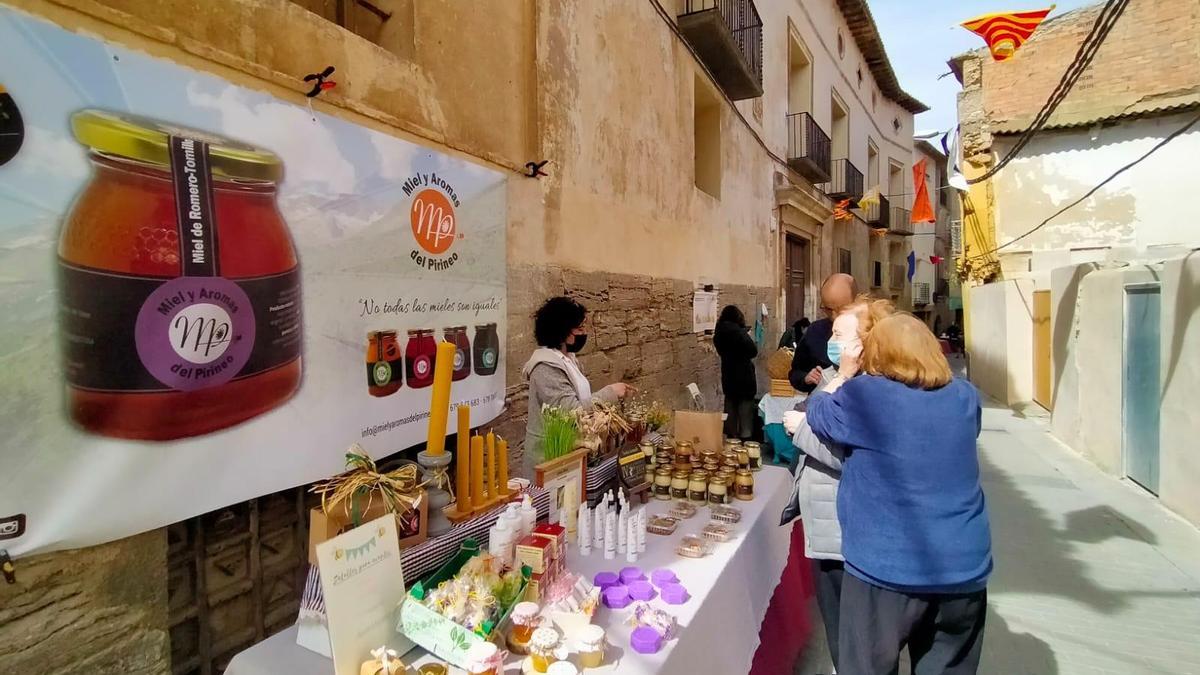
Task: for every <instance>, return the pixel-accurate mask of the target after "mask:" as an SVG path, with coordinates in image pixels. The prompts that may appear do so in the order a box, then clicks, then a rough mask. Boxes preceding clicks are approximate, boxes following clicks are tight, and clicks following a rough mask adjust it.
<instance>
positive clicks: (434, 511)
mask: <svg viewBox="0 0 1200 675" xmlns="http://www.w3.org/2000/svg"><path fill="white" fill-rule="evenodd" d="M417 464H420V465H421V468H422V469H425V474H426V475H427V476H436V475H438V474H439V473H440V474H442V475H443V476H445V475H446V468H447V467H448V466H450V453H448V452H441V453H438V454H436V455H434V454H430V453H429V451H427V450H426V451H421V452H418V453H417ZM443 480H448V479H443ZM425 496H426V498H427V499H428V500H429V536H431V537H436V536H438V535H442V534H445V533H446V532H447V531H448V530H449V529H450V521H449V520H448V519H447V518H446V514H445V513H444V511H445V509H446V506H447V505H448V504H450V493H449V492H446V490H445V489H443V488H442V483H441V482H440V481H435V482H434V483H432V484H430V485H428V486H426V487H425Z"/></svg>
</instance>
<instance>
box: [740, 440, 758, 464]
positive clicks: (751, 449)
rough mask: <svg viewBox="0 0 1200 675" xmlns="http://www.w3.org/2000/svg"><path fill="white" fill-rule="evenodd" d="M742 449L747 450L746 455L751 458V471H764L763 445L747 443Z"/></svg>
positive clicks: (752, 442)
mask: <svg viewBox="0 0 1200 675" xmlns="http://www.w3.org/2000/svg"><path fill="white" fill-rule="evenodd" d="M742 447H744V448H746V454H747V455H749V456H750V470H751V471H760V470H762V445H761V444H759V443H755V442H754V441H746V442H745V443H743V444H742Z"/></svg>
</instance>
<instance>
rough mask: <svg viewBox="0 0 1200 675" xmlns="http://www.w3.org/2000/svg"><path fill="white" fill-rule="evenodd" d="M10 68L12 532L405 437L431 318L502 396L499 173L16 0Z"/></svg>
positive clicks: (3, 418) (91, 530) (61, 542)
mask: <svg viewBox="0 0 1200 675" xmlns="http://www.w3.org/2000/svg"><path fill="white" fill-rule="evenodd" d="M334 79H336V75H335V77H334ZM0 92H3V93H4V94H5V98H4V99H3V101H2V103H3V106H2V107H0V120H3V121H0V125H3V128H4V129H13V128H16V126H17V125H19V127H20V131H21V134H20V137H16V136H7V135H6V136H4V139H6V140H4V141H3V144H2V149H3V152H0V307H2V308H3V312H2V313H0V336H2V339H0V364H2V366H3V372H2V373H0V381H2V382H3V389H2V393H0V396H2V399H0V400H2V401H3V402H2V404H0V428H2V429H4V434H3V438H2V439H0V548H6V549H8V550H9V552H10V553H12V554H13V555H27V554H30V553H35V552H40V551H46V550H52V549H57V548H65V547H77V546H84V545H90V544H96V543H100V542H104V541H110V540H113V539H117V538H120V537H124V536H128V535H132V534H135V533H138V532H142V531H145V530H149V529H152V528H156V527H161V526H164V525H166V524H168V523H172V522H175V521H179V520H183V519H186V518H189V517H191V516H195V515H197V514H200V513H204V512H207V511H210V510H212V509H216V508H220V507H223V506H226V505H229V504H232V503H236V502H239V501H243V500H246V499H249V498H253V497H256V496H260V495H263V494H268V493H271V492H275V491H278V490H282V489H286V488H289V487H294V486H297V485H302V484H305V483H309V482H312V481H314V480H317V479H321V478H325V477H328V476H330V475H332V474H334V473H337V472H339V471H341V470H342V469H343V461H344V458H343V452H344V450H345V449H346V448H347V447H348V446H350V445H351V444H352V443H355V442H358V443H361V444H362V446H363V447H364V448H366V449H367V451H368V452H369V453H370V454H371V455H372V456H374V457H376V458H379V457H382V456H385V455H388V454H391V453H393V452H396V451H398V450H402V449H404V448H406V447H410V446H413V445H416V444H419V443H421V442H423V441H424V440H425V435H426V431H427V418H428V415H429V401H430V388H429V387H430V384H431V382H432V377H433V361H434V356H435V352H436V344H437V342H438V341H441V340H449V341H451V342H454V343H455V344H456V345H457V346H458V350H457V351H456V354H455V361H454V385H453V388H452V394H451V405H452V406H453V405H457V404H459V403H468V404H470V405H471V420H472V423H473V424H475V425H479V424H482V423H485V422H487V421H489V420H491V419H493V418H494V417H496V416H497V415H498V414H499V413H500V412H501V410H502V409H503V406H504V383H505V376H504V370H505V363H504V358H503V355H504V347H503V345H504V343H505V337H506V336H505V325H504V316H505V308H504V304H505V283H506V282H505V239H504V237H505V222H506V200H505V174H503V173H501V172H498V171H495V170H491V169H488V168H484V167H481V166H478V165H475V164H472V163H470V162H467V161H464V160H461V159H458V158H456V157H452V156H448V155H444V154H441V153H437V152H433V151H431V150H429V149H427V148H424V147H421V146H418V145H415V144H413V143H410V142H406V141H403V140H400V139H398V138H396V137H393V136H390V135H387V134H384V133H380V132H377V131H373V130H371V129H368V128H366V127H363V126H359V125H356V124H352V123H350V122H347V121H345V120H341V119H339V118H336V117H333V116H329V115H325V114H322V113H319V112H314V111H313V110H312V109H311V108H309V107H307V106H298V105H294V104H291V103H287V102H284V101H281V100H279V99H275V98H273V97H271V96H269V95H266V94H264V93H261V92H259V91H254V90H251V89H247V88H244V87H241V86H237V85H234V84H232V83H230V82H227V81H225V80H222V79H219V78H217V77H214V76H212V75H207V74H203V73H200V72H196V71H193V70H189V69H186V68H183V67H181V66H178V65H176V64H174V63H172V62H169V61H165V60H161V59H157V58H151V57H149V56H147V55H144V54H141V53H139V52H135V51H132V50H129V49H126V48H123V47H121V46H118V45H114V44H108V43H105V42H101V41H98V40H96V39H95V38H92V37H86V36H84V35H79V34H75V33H71V32H69V31H66V30H63V29H60V28H58V27H56V26H54V25H53V24H50V23H46V22H44V21H42V20H40V19H35V18H32V17H28V16H26V15H23V14H20V13H18V12H16V11H13V10H8V9H4V8H0ZM10 113H11V114H10ZM14 119H15V120H16V124H15V125H14V123H13V120H14Z"/></svg>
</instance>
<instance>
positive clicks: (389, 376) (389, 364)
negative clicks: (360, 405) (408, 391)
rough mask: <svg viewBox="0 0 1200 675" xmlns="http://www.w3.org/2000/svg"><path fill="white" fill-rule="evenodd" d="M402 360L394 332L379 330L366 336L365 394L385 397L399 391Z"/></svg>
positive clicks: (402, 372)
mask: <svg viewBox="0 0 1200 675" xmlns="http://www.w3.org/2000/svg"><path fill="white" fill-rule="evenodd" d="M403 377H404V359H403V358H402V356H401V354H400V341H399V340H397V339H396V331H394V330H381V331H376V332H372V333H369V334H368V335H367V392H368V393H370V394H371V395H372V396H387V395H389V394H394V393H396V392H397V391H399V390H400V387H401V385H402V379H403Z"/></svg>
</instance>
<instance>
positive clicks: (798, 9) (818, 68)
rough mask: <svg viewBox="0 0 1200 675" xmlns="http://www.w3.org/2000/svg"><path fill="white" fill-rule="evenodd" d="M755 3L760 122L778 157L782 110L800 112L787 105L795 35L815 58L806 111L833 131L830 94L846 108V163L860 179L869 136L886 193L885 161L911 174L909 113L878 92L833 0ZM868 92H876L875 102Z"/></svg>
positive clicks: (782, 143)
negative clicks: (896, 123) (760, 55)
mask: <svg viewBox="0 0 1200 675" xmlns="http://www.w3.org/2000/svg"><path fill="white" fill-rule="evenodd" d="M755 4H756V6H757V7H758V12H759V15H760V16H761V17H762V21H763V50H764V63H765V66H764V71H763V89H764V93H763V107H764V109H765V111H767V114H766V116H765V118H764V119H763V122H762V124H763V128H764V129H765V131H766V137H767V139H768V140H767V142H768V144H769V145H770V146H771V148H772V150H773V151H774V152H776V153H777V154H779V155H781V156H782V155H784V154H785V153H786V152H787V140H788V134H787V126H786V114H787V113H788V112H801V111H800V110H789V109H788V107H789V106H788V96H787V92H788V56H787V54H788V39H789V34H794V35H796V36H798V37H799V38H800V41H801V42H802V43H803V45H804V47H805V48H806V49H807V51H808V54H809V55H810V56H811V57H812V62H813V65H812V70H813V88H812V89H813V95H812V104H811V107H810V109H809V110H808V111H807V112H810V113H811V114H812V116H813V119H814V120H816V122H817V124H819V125H820V126H821V128H822V129H824V130H825V133H826V134H830V135H832V129H831V124H830V122H831V119H830V111H831V108H830V100H831V94H830V92H831V91H832V90H836V91H837V92H838V95H839V96H840V97H841V99H842V101H844V102H845V103H846V106H847V107H848V108H849V120H850V161H851V162H852V163H853V164H854V166H856V167H857V168H858V170H859V171H862V172H863V176H864V181H865V180H866V174H867V139H868V138H870V139H872V140H873V141H874V143H875V145H876V146H877V147H878V148H879V166H880V173H881V178H882V182H883V183H884V184H885V185H884V192H885V194H886V192H887V190H886V182H887V180H886V178H887V164H888V160H889V159H892V160H896V161H898V162H900V163H902V164H903V165H904V168H905V171H907V172H908V173H906V174H905V175H906V176H911V175H912V171H911V166H912V147H913V143H912V134H913V116H912V113H910V112H908V111H907V110H904V109H903V108H901V107H900V106H899V105H897V104H896V103H895V102H894V101H892V100H891V99H888V98H887V97H885V96H884V95H883V94H882V93H880V92H879V88H878V86H877V85H876V83H875V78H874V77H873V76H872V75H871V70H870V68H868V67H867V62H866V59H864V58H863V56H862V53H861V52H859V50H858V46H857V45H856V44H855V42H854V37H853V36H852V35H851V34H850V29H849V28H848V27H847V25H846V22H845V20H844V19H843V18H842V15H841V12H840V11H839V10H838V7H837V2H836V0H804V1H803V2H801V0H759V1H758V2H756V3H755ZM839 31H840V33H841V35H842V39H843V43H844V45H845V54H844V56H839V55H838V51H837V39H838V33H839ZM859 69H861V70H862V75H863V77H862V83H861V84H860V83H859V81H858V74H857V71H858V70H859ZM872 92H875V102H874V104H872ZM895 119H899V120H900V129H899V130H898V131H897V130H895V129H894V128H893V126H892V121H893V120H895ZM908 183H911V178H910V179H908ZM865 187H866V188H868V189H869V188H870V187H871V186H870V185H866V186H865ZM910 202H911V199H910Z"/></svg>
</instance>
